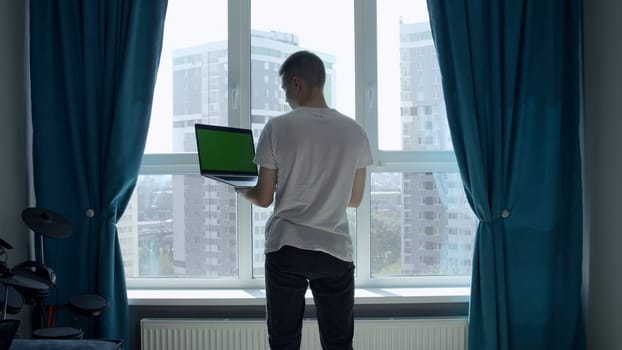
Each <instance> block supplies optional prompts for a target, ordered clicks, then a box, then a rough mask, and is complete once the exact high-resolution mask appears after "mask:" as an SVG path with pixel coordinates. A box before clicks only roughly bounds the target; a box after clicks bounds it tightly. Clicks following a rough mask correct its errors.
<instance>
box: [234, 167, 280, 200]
mask: <svg viewBox="0 0 622 350" xmlns="http://www.w3.org/2000/svg"><path fill="white" fill-rule="evenodd" d="M276 172H277V170H276V169H269V168H264V167H261V168H259V179H258V180H257V185H255V187H251V188H236V189H235V190H236V192H238V193H241V194H242V195H243V196H244V197H245V198H246V199H248V200H249V201H250V202H251V203H253V204H255V205H258V206H260V207H262V208H267V207H269V206H270V204H272V201H273V200H274V191H275V190H276Z"/></svg>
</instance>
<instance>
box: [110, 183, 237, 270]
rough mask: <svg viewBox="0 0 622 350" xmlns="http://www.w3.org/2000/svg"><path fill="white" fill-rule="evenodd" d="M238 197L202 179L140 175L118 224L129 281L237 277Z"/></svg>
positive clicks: (225, 188)
mask: <svg viewBox="0 0 622 350" xmlns="http://www.w3.org/2000/svg"><path fill="white" fill-rule="evenodd" d="M197 188H200V189H201V191H197V190H196V189H197ZM236 198H237V197H236V193H235V192H234V191H233V188H232V187H231V186H225V185H221V184H220V183H217V182H214V181H211V180H208V179H206V178H204V177H202V176H199V175H150V176H139V177H138V182H137V184H136V190H135V191H134V194H133V196H132V199H131V200H130V202H129V204H128V206H127V208H126V211H125V213H124V214H123V217H122V219H121V220H120V221H119V223H118V224H117V229H118V232H119V241H120V244H121V250H122V253H123V261H124V266H125V274H126V277H128V278H137V277H142V278H149V277H189V278H193V277H214V278H222V277H237V275H238V236H237V232H236V227H237V216H236V205H237V199H236Z"/></svg>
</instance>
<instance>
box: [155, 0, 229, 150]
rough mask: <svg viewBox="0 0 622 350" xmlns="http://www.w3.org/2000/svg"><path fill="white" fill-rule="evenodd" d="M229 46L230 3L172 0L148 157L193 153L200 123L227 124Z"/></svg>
mask: <svg viewBox="0 0 622 350" xmlns="http://www.w3.org/2000/svg"><path fill="white" fill-rule="evenodd" d="M227 47H228V46H227V0H210V1H204V0H183V1H171V2H169V4H168V7H167V11H166V21H165V23H164V36H163V40H162V54H161V56H160V67H159V69H158V75H157V79H156V85H155V90H154V97H153V104H152V110H151V121H150V124H149V135H148V137H147V144H146V147H145V153H171V152H192V151H194V150H195V149H194V134H193V133H194V129H193V127H194V124H195V123H197V122H201V123H209V124H218V125H226V124H227V86H228V84H227ZM190 136H192V137H190Z"/></svg>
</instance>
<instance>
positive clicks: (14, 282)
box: [0, 274, 50, 298]
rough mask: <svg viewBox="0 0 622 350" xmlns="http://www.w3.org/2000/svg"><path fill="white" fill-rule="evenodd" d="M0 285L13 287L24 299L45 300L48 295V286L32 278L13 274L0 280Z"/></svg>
mask: <svg viewBox="0 0 622 350" xmlns="http://www.w3.org/2000/svg"><path fill="white" fill-rule="evenodd" d="M0 283H3V284H5V285H9V286H13V287H15V289H17V290H19V291H20V292H21V293H22V294H23V295H24V296H25V297H35V298H45V297H47V296H48V295H49V294H50V286H49V285H48V284H47V283H44V282H41V281H38V280H36V279H35V278H33V277H32V276H22V275H19V274H15V275H13V276H11V277H3V278H0ZM9 296H10V294H9Z"/></svg>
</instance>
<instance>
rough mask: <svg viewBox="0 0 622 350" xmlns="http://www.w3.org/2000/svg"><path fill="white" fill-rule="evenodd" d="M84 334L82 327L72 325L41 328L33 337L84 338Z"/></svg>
mask: <svg viewBox="0 0 622 350" xmlns="http://www.w3.org/2000/svg"><path fill="white" fill-rule="evenodd" d="M83 336H84V332H82V330H81V329H79V328H72V327H54V328H39V329H37V330H36V331H34V332H33V337H34V338H38V339H82V337H83Z"/></svg>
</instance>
